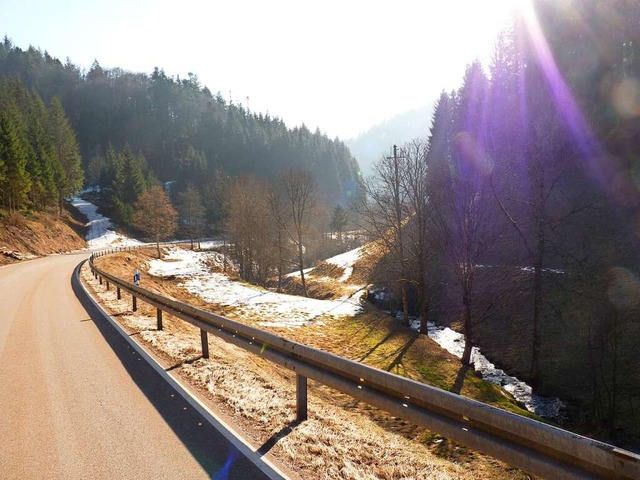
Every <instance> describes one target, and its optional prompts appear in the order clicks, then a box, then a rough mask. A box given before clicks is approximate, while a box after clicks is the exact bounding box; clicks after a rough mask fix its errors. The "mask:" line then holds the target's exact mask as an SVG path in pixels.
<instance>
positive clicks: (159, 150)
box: [0, 37, 359, 203]
mask: <svg viewBox="0 0 640 480" xmlns="http://www.w3.org/2000/svg"><path fill="white" fill-rule="evenodd" d="M0 78H17V79H19V80H21V81H22V82H23V83H24V85H26V87H27V89H28V90H29V91H32V92H34V93H35V94H37V95H39V96H40V98H41V99H42V100H43V101H44V103H45V104H50V103H51V102H52V100H53V99H54V98H59V99H60V101H61V105H62V106H63V107H64V110H65V111H66V112H67V115H68V118H69V121H70V123H71V125H72V126H73V128H74V129H75V132H76V136H77V140H78V144H79V147H80V153H81V154H82V158H83V165H84V167H85V169H87V177H88V182H89V183H95V182H96V181H98V180H99V179H100V171H101V169H102V166H103V163H104V159H105V158H107V157H108V155H109V151H110V149H113V150H115V151H118V152H121V151H125V150H129V151H130V152H131V153H132V154H133V155H134V156H141V157H143V158H144V159H145V164H146V166H147V167H148V168H149V170H150V171H151V172H152V173H153V175H154V176H155V177H156V178H157V179H159V180H160V181H176V182H177V185H176V187H175V188H176V189H177V190H178V191H180V190H183V189H184V188H186V185H187V184H192V185H195V186H196V187H202V185H203V184H204V183H206V182H207V181H210V180H211V179H212V178H213V174H214V172H216V171H217V172H222V174H223V175H227V176H235V175H238V174H240V173H250V174H254V175H256V176H258V177H260V178H263V179H265V180H274V179H276V178H278V177H279V176H280V174H281V173H282V172H284V171H285V170H287V169H288V168H290V167H295V168H299V169H304V170H309V171H311V172H312V173H313V174H314V176H315V178H316V179H317V182H318V184H319V190H320V192H321V194H322V196H324V197H326V198H330V199H331V201H332V202H335V201H338V202H345V203H346V202H348V201H349V198H350V197H351V196H352V195H354V194H355V193H356V191H357V189H358V186H359V178H358V165H357V163H356V161H355V160H354V159H353V157H352V156H351V154H350V153H349V150H348V149H347V147H345V145H344V144H343V143H342V142H341V141H339V140H337V139H336V140H330V139H328V138H327V137H326V136H325V135H323V134H321V133H320V132H319V131H316V132H310V131H309V130H308V129H307V128H306V127H304V126H301V127H296V128H294V129H288V128H287V127H286V125H285V124H284V123H283V122H282V121H281V120H279V119H277V118H271V117H269V116H268V115H266V116H265V115H263V114H254V113H251V112H249V111H247V110H246V109H245V108H244V107H242V106H240V105H235V104H228V103H227V102H225V100H224V99H223V98H222V97H221V95H219V94H212V92H211V91H210V90H209V89H208V88H206V87H203V86H202V85H201V84H200V82H199V81H198V78H197V76H196V75H192V74H189V76H188V78H186V79H180V78H179V77H175V78H174V77H170V76H167V75H166V74H165V73H164V71H163V70H161V69H156V70H155V71H154V72H153V73H152V74H151V75H147V74H144V73H133V72H126V71H123V70H120V69H118V68H114V69H104V68H102V67H101V66H100V65H99V64H98V62H97V61H96V62H95V63H94V64H93V66H92V67H91V69H90V70H89V71H88V72H86V73H85V72H81V71H80V69H79V68H78V67H77V66H75V65H73V64H72V63H71V62H70V61H67V62H66V63H64V64H63V63H62V62H60V61H59V60H58V59H56V58H53V57H51V56H50V55H48V54H47V53H46V52H44V53H43V52H42V51H40V50H38V49H35V48H33V47H30V48H29V49H27V50H25V51H23V50H21V49H20V48H18V47H16V46H14V45H12V43H11V41H10V40H9V39H8V38H6V37H5V39H4V42H3V43H2V44H0ZM92 161H93V163H92Z"/></svg>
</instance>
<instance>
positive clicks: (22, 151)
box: [0, 102, 31, 212]
mask: <svg viewBox="0 0 640 480" xmlns="http://www.w3.org/2000/svg"><path fill="white" fill-rule="evenodd" d="M4 103H5V104H4V105H3V106H2V108H0V164H3V165H4V168H2V166H1V165H0V178H3V181H2V183H0V191H1V192H2V201H3V203H4V205H5V206H6V207H7V208H8V209H9V211H12V212H15V211H17V210H20V209H21V208H24V207H25V206H26V203H27V199H28V197H27V194H28V192H29V189H30V188H31V179H30V178H29V172H28V171H27V144H26V138H25V137H24V132H21V131H20V125H19V112H18V110H17V108H16V106H15V103H13V102H4ZM3 170H4V175H2V171H3Z"/></svg>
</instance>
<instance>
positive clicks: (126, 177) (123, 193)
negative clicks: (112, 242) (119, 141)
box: [112, 145, 147, 224]
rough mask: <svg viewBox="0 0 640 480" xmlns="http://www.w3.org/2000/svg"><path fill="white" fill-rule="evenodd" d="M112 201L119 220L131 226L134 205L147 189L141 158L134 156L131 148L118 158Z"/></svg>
mask: <svg viewBox="0 0 640 480" xmlns="http://www.w3.org/2000/svg"><path fill="white" fill-rule="evenodd" d="M116 157H117V159H116V160H115V175H114V180H113V197H112V201H113V204H114V206H115V207H116V212H117V217H118V220H119V221H121V222H123V223H124V224H130V223H131V221H132V215H133V205H134V204H135V202H136V201H137V200H138V199H139V198H140V196H141V195H142V194H143V193H144V192H145V190H146V189H147V182H146V180H145V178H144V174H143V172H142V166H141V162H140V159H139V158H136V157H134V156H133V153H132V152H131V149H130V148H129V146H128V145H127V146H125V148H124V151H123V152H122V153H121V154H119V155H117V156H116Z"/></svg>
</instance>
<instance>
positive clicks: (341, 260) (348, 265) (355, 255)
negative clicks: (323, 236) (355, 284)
mask: <svg viewBox="0 0 640 480" xmlns="http://www.w3.org/2000/svg"><path fill="white" fill-rule="evenodd" d="M362 254H363V249H362V247H359V248H356V249H354V250H350V251H348V252H345V253H341V254H340V255H336V256H335V257H331V258H327V259H326V260H325V262H327V263H330V264H332V265H337V266H338V267H342V268H343V269H344V274H343V275H342V277H340V278H339V279H338V281H339V282H346V281H347V280H348V279H349V277H351V275H352V274H353V265H354V264H355V263H356V262H357V261H358V259H359V258H360V257H362Z"/></svg>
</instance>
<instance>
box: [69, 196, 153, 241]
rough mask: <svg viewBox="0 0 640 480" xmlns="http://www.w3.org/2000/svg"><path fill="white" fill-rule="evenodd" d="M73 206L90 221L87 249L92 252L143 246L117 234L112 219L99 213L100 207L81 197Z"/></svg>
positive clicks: (74, 198)
mask: <svg viewBox="0 0 640 480" xmlns="http://www.w3.org/2000/svg"><path fill="white" fill-rule="evenodd" d="M71 205H73V206H74V207H76V208H77V209H78V210H80V213H82V214H83V215H84V216H86V217H87V219H88V220H89V221H88V222H87V225H86V226H88V227H89V232H88V233H87V238H86V240H87V247H88V248H89V249H90V250H100V249H102V248H109V247H130V246H135V245H142V242H141V241H139V240H135V239H133V238H129V237H125V236H124V235H122V234H120V233H116V232H115V231H114V230H112V228H113V223H111V219H109V218H107V217H105V216H103V215H101V214H99V213H98V211H97V210H98V207H96V206H95V205H94V204H93V203H90V202H87V201H86V200H83V199H82V198H80V197H73V198H72V199H71Z"/></svg>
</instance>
